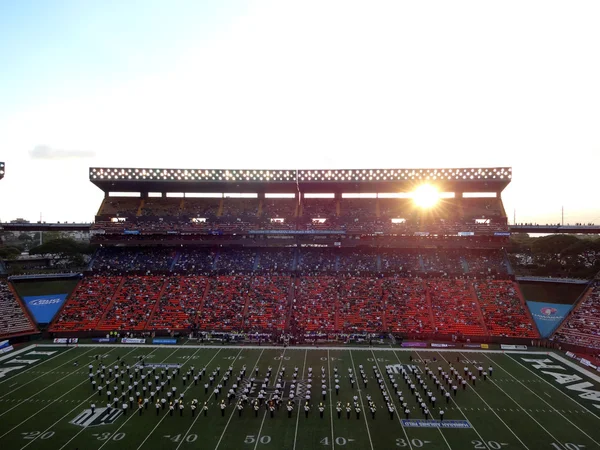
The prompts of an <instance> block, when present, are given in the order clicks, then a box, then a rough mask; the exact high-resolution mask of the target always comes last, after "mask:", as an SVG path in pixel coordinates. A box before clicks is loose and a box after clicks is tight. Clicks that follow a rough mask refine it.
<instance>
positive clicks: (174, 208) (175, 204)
mask: <svg viewBox="0 0 600 450" xmlns="http://www.w3.org/2000/svg"><path fill="white" fill-rule="evenodd" d="M181 202H182V199H181V198H171V197H149V198H147V199H145V200H144V201H143V206H142V208H141V215H142V216H151V217H174V216H177V215H179V211H180V209H181Z"/></svg>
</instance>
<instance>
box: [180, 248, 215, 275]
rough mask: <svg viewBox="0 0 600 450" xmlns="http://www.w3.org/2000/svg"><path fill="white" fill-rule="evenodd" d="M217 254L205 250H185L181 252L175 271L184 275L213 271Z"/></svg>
mask: <svg viewBox="0 0 600 450" xmlns="http://www.w3.org/2000/svg"><path fill="white" fill-rule="evenodd" d="M216 256H217V253H216V252H215V251H212V250H205V249H196V248H191V249H184V250H182V251H181V252H179V257H178V258H177V259H176V262H175V265H174V270H175V271H178V272H184V273H203V272H208V271H211V270H213V268H214V264H215V259H216Z"/></svg>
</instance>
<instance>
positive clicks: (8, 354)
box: [0, 345, 58, 384]
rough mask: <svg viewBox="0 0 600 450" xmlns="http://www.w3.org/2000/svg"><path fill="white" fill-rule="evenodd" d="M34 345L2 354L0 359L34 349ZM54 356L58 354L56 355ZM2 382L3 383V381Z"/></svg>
mask: <svg viewBox="0 0 600 450" xmlns="http://www.w3.org/2000/svg"><path fill="white" fill-rule="evenodd" d="M35 347H36V346H35V345H28V346H27V347H23V348H21V349H19V350H15V351H14V352H9V353H7V354H6V355H4V356H0V361H4V360H5V359H11V358H14V357H15V356H16V355H20V354H21V353H25V352H26V351H29V350H35ZM56 356H58V355H56ZM2 383H4V381H3V382H2ZM0 384H1V383H0Z"/></svg>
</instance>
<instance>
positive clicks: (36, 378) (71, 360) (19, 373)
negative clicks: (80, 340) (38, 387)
mask: <svg viewBox="0 0 600 450" xmlns="http://www.w3.org/2000/svg"><path fill="white" fill-rule="evenodd" d="M92 350H93V349H90V350H88V351H86V352H85V353H83V354H81V355H79V356H76V357H75V358H73V359H70V360H69V361H67V362H64V363H62V364H61V365H60V366H58V367H56V369H58V368H60V367H62V366H64V365H65V364H69V363H71V362H73V361H75V360H76V359H78V358H81V357H82V356H85V355H87V354H88V353H89V352H91V351H92ZM65 353H66V352H65ZM63 355H64V353H63ZM56 356H58V355H56ZM44 361H47V360H44ZM44 361H42V362H44ZM40 364H41V363H40ZM38 365H39V364H35V366H38ZM79 369H80V367H77V368H76V369H75V370H74V371H71V372H69V373H71V374H72V373H75V372H77V371H78V370H79ZM25 372H27V370H24V371H23V372H18V373H16V374H15V375H21V374H23V373H25ZM52 372H55V371H54V370H51V371H50V372H46V373H52ZM46 373H43V374H42V375H40V376H39V377H35V378H33V379H31V380H29V381H28V382H27V383H25V384H22V385H21V386H19V387H18V388H17V389H15V390H13V391H12V392H14V391H18V390H19V389H21V388H22V387H25V386H27V385H29V384H31V383H33V382H34V381H36V380H39V379H40V378H42V377H43V376H45V375H46ZM56 373H60V372H56ZM5 381H8V380H5ZM58 381H60V380H58ZM12 392H9V393H8V394H11V393H12ZM40 392H41V391H40ZM8 394H4V395H3V396H2V397H0V398H4V397H6V396H7V395H8Z"/></svg>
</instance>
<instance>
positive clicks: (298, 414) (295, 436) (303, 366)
mask: <svg viewBox="0 0 600 450" xmlns="http://www.w3.org/2000/svg"><path fill="white" fill-rule="evenodd" d="M328 351H329V350H328ZM307 354H308V349H306V350H304V363H303V364H302V379H303V380H304V369H306V355H307ZM299 420H300V401H298V411H297V412H296V431H294V448H293V450H296V440H297V438H298V421H299Z"/></svg>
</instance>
